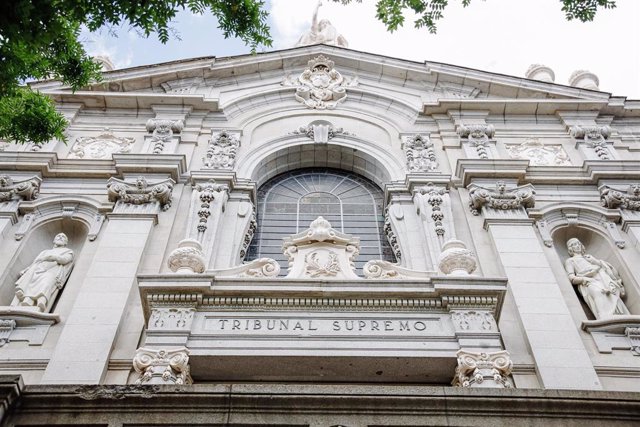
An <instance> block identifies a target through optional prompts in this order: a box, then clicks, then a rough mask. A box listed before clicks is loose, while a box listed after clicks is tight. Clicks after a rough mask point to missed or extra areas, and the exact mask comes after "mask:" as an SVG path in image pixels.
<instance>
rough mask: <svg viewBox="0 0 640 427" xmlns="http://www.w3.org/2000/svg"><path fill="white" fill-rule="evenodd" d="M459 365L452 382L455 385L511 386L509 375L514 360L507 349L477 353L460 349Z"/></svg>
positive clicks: (481, 386)
mask: <svg viewBox="0 0 640 427" xmlns="http://www.w3.org/2000/svg"><path fill="white" fill-rule="evenodd" d="M456 355H457V356H458V366H457V367H456V373H455V377H454V379H453V382H452V384H453V385H454V386H455V387H473V388H511V387H513V386H512V385H511V382H510V381H509V378H508V376H509V375H511V370H512V368H513V362H512V361H511V357H510V356H509V353H508V352H507V351H505V350H502V351H498V352H495V353H475V352H470V351H466V350H458V352H457V353H456Z"/></svg>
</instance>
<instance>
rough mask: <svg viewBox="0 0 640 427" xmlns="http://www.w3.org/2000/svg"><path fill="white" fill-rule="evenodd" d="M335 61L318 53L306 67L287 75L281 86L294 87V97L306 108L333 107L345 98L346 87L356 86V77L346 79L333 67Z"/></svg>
mask: <svg viewBox="0 0 640 427" xmlns="http://www.w3.org/2000/svg"><path fill="white" fill-rule="evenodd" d="M334 66H335V63H334V62H333V61H332V60H330V59H329V58H327V57H326V56H323V55H319V56H317V57H315V58H313V59H311V60H310V61H309V62H308V63H307V68H306V69H305V70H304V71H303V72H302V74H300V76H298V78H297V79H295V80H294V79H291V77H289V76H287V77H286V78H285V79H284V80H283V82H282V85H283V86H294V87H295V88H296V93H295V98H296V100H297V101H299V102H302V103H303V104H304V105H306V106H307V107H308V108H312V109H315V110H325V109H333V108H336V106H337V105H338V104H339V103H341V102H344V101H345V100H346V99H347V91H346V88H347V87H352V86H356V85H357V84H358V83H357V80H356V79H353V80H351V79H347V78H344V77H342V74H340V73H339V72H338V70H336V69H335V68H334Z"/></svg>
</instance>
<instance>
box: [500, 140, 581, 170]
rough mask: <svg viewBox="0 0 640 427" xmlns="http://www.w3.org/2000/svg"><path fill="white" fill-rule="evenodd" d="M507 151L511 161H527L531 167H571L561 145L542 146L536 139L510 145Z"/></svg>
mask: <svg viewBox="0 0 640 427" xmlns="http://www.w3.org/2000/svg"><path fill="white" fill-rule="evenodd" d="M507 151H508V152H509V157H511V158H512V159H523V160H529V164H530V165H531V166H571V162H570V161H569V155H568V154H567V152H566V151H564V148H562V146H561V145H544V144H543V143H541V142H540V140H539V139H538V138H529V139H527V140H525V142H523V143H522V144H519V145H510V146H508V147H507Z"/></svg>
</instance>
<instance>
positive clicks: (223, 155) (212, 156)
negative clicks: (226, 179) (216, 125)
mask: <svg viewBox="0 0 640 427" xmlns="http://www.w3.org/2000/svg"><path fill="white" fill-rule="evenodd" d="M238 136H239V132H230V131H226V130H223V131H221V132H218V133H214V134H213V135H212V138H211V139H210V140H209V146H208V148H207V154H206V155H205V157H204V158H203V159H202V160H203V161H204V165H203V168H204V169H227V170H231V169H233V166H234V165H235V163H236V154H237V152H238V147H240V139H239V138H238Z"/></svg>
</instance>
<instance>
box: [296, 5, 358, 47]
mask: <svg viewBox="0 0 640 427" xmlns="http://www.w3.org/2000/svg"><path fill="white" fill-rule="evenodd" d="M320 6H322V1H319V2H318V5H317V6H316V8H315V10H314V11H313V17H312V18H311V28H310V29H309V31H307V32H306V33H304V34H303V35H302V36H301V37H300V39H299V40H298V42H297V43H296V45H295V47H298V46H310V45H313V44H329V45H333V46H341V47H349V43H347V40H346V39H345V38H344V37H343V36H342V34H338V31H337V30H336V27H334V26H333V25H331V22H330V21H329V20H328V19H322V20H321V21H320V22H318V9H319V8H320Z"/></svg>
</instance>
